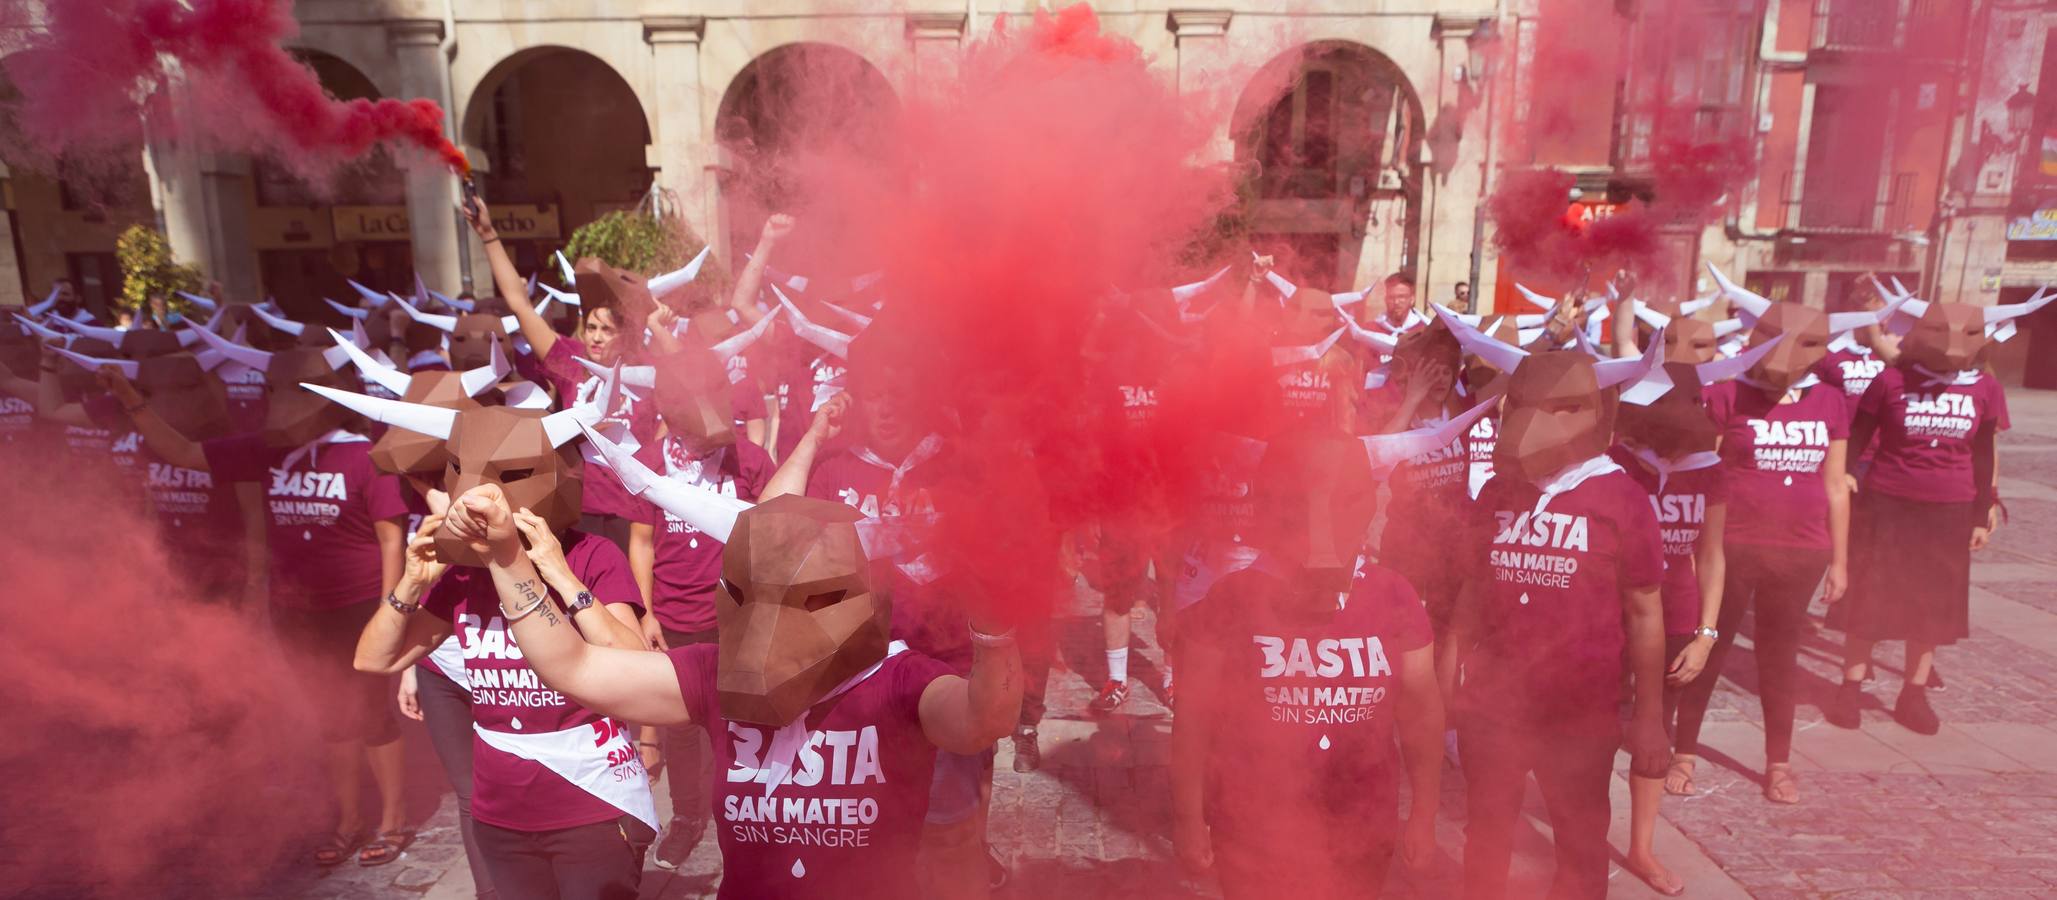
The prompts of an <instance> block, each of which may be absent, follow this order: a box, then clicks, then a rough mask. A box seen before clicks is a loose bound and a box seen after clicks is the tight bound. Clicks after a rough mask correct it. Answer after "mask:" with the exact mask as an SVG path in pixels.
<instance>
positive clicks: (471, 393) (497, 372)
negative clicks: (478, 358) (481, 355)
mask: <svg viewBox="0 0 2057 900" xmlns="http://www.w3.org/2000/svg"><path fill="white" fill-rule="evenodd" d="M490 352H491V353H492V360H491V361H490V362H488V363H486V364H485V365H483V366H480V367H478V368H476V369H466V370H464V372H463V373H461V374H459V375H458V376H457V378H458V383H459V384H462V385H463V386H464V396H466V397H476V396H478V395H480V394H482V393H485V391H486V389H487V388H489V387H492V386H493V385H496V384H499V383H500V381H501V380H502V379H504V378H506V377H507V373H508V372H511V371H513V370H514V367H513V366H510V365H508V364H507V354H505V353H502V352H501V351H500V342H499V341H494V342H493V345H492V348H491V351H490Z"/></svg>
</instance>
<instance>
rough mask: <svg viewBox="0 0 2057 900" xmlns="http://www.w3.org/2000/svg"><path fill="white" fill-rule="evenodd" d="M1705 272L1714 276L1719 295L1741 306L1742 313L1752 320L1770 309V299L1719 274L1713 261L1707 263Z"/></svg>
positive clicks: (1719, 271) (1760, 316)
mask: <svg viewBox="0 0 2057 900" xmlns="http://www.w3.org/2000/svg"><path fill="white" fill-rule="evenodd" d="M1707 274H1709V275H1712V276H1714V283H1715V285H1716V286H1717V287H1719V288H1720V289H1721V295H1722V296H1724V297H1727V298H1728V302H1730V303H1733V304H1735V305H1736V306H1737V307H1739V308H1741V309H1742V312H1743V315H1746V316H1749V317H1750V319H1751V320H1752V321H1755V320H1757V319H1759V318H1762V317H1763V315H1764V314H1765V313H1767V312H1770V311H1771V300H1770V299H1769V298H1766V297H1764V296H1762V295H1760V294H1756V293H1753V292H1751V291H1749V290H1747V289H1745V288H1744V287H1743V286H1742V285H1739V284H1737V283H1735V282H1733V281H1730V280H1728V276H1727V275H1723V274H1721V270H1720V269H1717V268H1715V267H1714V264H1713V263H1708V264H1707Z"/></svg>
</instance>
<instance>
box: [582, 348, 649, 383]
mask: <svg viewBox="0 0 2057 900" xmlns="http://www.w3.org/2000/svg"><path fill="white" fill-rule="evenodd" d="M572 359H574V360H576V361H577V362H578V364H579V365H580V366H583V367H584V368H585V370H586V371H587V372H589V373H591V374H592V376H593V377H594V378H598V379H601V380H603V381H604V380H606V379H607V378H610V377H613V376H615V375H616V374H619V375H620V377H621V383H622V384H625V385H627V386H629V387H636V388H644V389H646V390H647V389H649V388H654V387H656V386H657V367H656V366H616V367H614V368H609V367H607V366H603V365H601V364H599V363H596V362H594V361H592V360H590V359H587V358H585V357H583V356H574V357H572Z"/></svg>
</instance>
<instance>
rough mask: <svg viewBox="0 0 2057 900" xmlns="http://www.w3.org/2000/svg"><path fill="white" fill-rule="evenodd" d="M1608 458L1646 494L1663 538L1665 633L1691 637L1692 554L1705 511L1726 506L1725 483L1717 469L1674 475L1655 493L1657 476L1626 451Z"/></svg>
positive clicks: (1695, 606) (1696, 581) (1696, 606)
mask: <svg viewBox="0 0 2057 900" xmlns="http://www.w3.org/2000/svg"><path fill="white" fill-rule="evenodd" d="M1607 455H1608V456H1611V457H1613V458H1614V461H1615V462H1617V463H1620V464H1621V467H1622V468H1623V469H1624V470H1627V472H1628V474H1629V477H1631V478H1634V479H1635V480H1636V483H1637V484H1640V485H1642V486H1643V490H1645V491H1648V492H1649V494H1650V509H1651V510H1652V511H1654V512H1655V513H1656V514H1657V528H1658V530H1659V531H1660V532H1661V533H1662V534H1663V536H1664V633H1665V634H1692V633H1693V631H1694V630H1695V629H1697V628H1699V627H1700V576H1699V569H1698V561H1697V557H1696V556H1695V555H1694V550H1695V549H1696V548H1697V547H1698V546H1699V544H1700V534H1701V532H1702V530H1703V529H1704V528H1705V527H1706V524H1707V508H1708V507H1710V506H1719V505H1721V504H1723V503H1726V502H1728V479H1727V478H1726V477H1725V476H1724V475H1723V474H1722V469H1721V467H1720V466H1718V465H1715V466H1708V467H1707V468H1704V469H1693V470H1690V471H1686V472H1673V473H1671V477H1669V478H1666V479H1664V488H1663V490H1661V491H1660V490H1658V487H1657V473H1656V472H1652V471H1650V469H1649V468H1647V467H1645V466H1644V465H1643V463H1642V461H1640V460H1638V459H1636V457H1635V454H1632V453H1630V452H1629V451H1628V448H1626V447H1622V446H1619V445H1616V446H1615V447H1614V449H1612V450H1609V451H1607Z"/></svg>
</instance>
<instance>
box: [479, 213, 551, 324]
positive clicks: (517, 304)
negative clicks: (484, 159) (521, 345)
mask: <svg viewBox="0 0 2057 900" xmlns="http://www.w3.org/2000/svg"><path fill="white" fill-rule="evenodd" d="M464 218H465V221H467V222H469V223H471V230H472V233H474V234H477V235H478V236H479V240H480V241H482V242H484V243H485V245H486V262H487V263H488V264H489V265H491V266H492V269H493V289H494V290H495V291H498V292H499V293H500V299H501V300H502V301H505V302H506V304H507V309H508V311H510V312H512V313H514V319H515V321H516V322H519V323H521V336H522V337H525V338H528V341H529V348H530V349H531V350H532V351H534V353H535V355H536V358H537V359H539V360H540V359H543V358H545V357H548V356H549V355H550V348H551V347H555V346H557V331H556V329H553V328H551V327H550V323H549V322H548V321H547V320H545V319H544V318H543V317H542V315H541V314H539V313H537V312H536V305H535V304H533V303H530V302H529V284H528V281H527V280H526V279H524V278H522V277H521V272H520V271H518V270H516V269H515V268H514V259H513V258H512V257H509V256H508V255H507V248H506V247H505V246H503V245H502V244H501V243H500V233H499V232H498V231H496V230H494V228H493V213H492V211H491V210H489V209H487V208H486V201H485V198H483V197H481V198H478V199H477V201H476V202H475V203H474V205H473V207H472V208H471V209H469V210H466V211H465V213H464Z"/></svg>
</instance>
